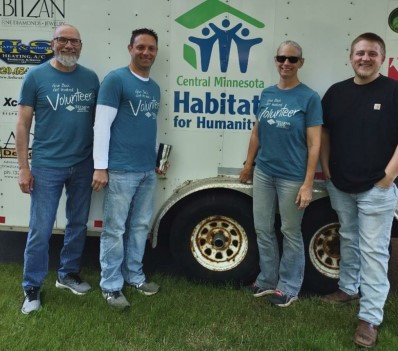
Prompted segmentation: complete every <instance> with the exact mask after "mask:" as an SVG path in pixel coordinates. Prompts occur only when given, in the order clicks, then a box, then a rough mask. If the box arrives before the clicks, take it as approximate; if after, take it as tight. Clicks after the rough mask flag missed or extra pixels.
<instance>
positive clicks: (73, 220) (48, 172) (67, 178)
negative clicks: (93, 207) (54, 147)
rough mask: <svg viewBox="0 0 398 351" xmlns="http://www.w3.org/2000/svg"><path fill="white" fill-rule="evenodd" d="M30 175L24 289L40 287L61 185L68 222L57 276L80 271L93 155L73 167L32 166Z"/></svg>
mask: <svg viewBox="0 0 398 351" xmlns="http://www.w3.org/2000/svg"><path fill="white" fill-rule="evenodd" d="M32 175H33V177H34V184H33V191H32V193H31V204H30V222H29V233H28V239H27V242H26V248H25V255H24V270H23V281H22V287H23V288H24V289H25V290H26V289H28V288H30V287H40V286H41V285H42V284H43V280H44V278H45V277H46V275H47V273H48V248H49V245H48V244H49V240H50V236H51V233H52V230H53V226H54V222H55V216H56V214H57V209H58V204H59V199H60V197H61V194H62V190H63V188H64V186H65V190H66V198H67V200H66V220H67V224H66V227H65V235H64V246H63V248H62V251H61V254H60V268H59V270H58V276H59V277H60V278H61V279H64V278H65V276H66V275H67V274H68V273H78V272H79V271H80V261H81V256H82V252H83V249H84V244H85V241H86V234H87V220H88V215H89V211H90V202H91V182H92V180H93V160H92V156H90V157H89V158H87V159H86V160H85V161H83V162H80V163H78V164H76V165H74V166H72V167H61V168H55V167H51V168H48V167H32Z"/></svg>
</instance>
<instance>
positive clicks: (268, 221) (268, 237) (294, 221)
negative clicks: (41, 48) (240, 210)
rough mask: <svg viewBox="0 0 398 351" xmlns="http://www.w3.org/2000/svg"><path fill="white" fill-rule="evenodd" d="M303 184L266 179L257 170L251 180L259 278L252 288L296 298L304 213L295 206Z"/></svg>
mask: <svg viewBox="0 0 398 351" xmlns="http://www.w3.org/2000/svg"><path fill="white" fill-rule="evenodd" d="M302 184H303V183H302V182H295V181H290V180H284V179H280V178H275V177H270V176H268V175H266V174H265V173H263V172H262V171H261V170H259V169H258V168H257V167H256V168H255V171H254V177H253V215H254V227H255V230H256V234H257V244H258V250H259V256H260V270H261V272H260V274H259V275H258V277H257V280H256V283H255V284H256V285H257V286H258V287H260V288H262V289H278V290H281V291H283V292H284V293H285V294H288V295H291V296H297V295H298V293H299V291H300V288H301V285H302V283H303V278H304V263H305V256H304V243H303V236H302V234H301V220H302V218H303V214H304V210H299V209H298V206H297V205H296V204H295V201H296V197H297V194H298V192H299V189H300V187H301V185H302ZM277 203H278V204H279V213H280V215H281V221H282V226H281V231H282V234H283V254H282V258H281V259H280V262H279V249H278V242H277V238H276V234H275V227H274V223H275V210H276V207H277Z"/></svg>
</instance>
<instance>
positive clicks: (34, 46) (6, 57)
mask: <svg viewBox="0 0 398 351" xmlns="http://www.w3.org/2000/svg"><path fill="white" fill-rule="evenodd" d="M52 57H53V50H52V49H51V41H49V40H42V39H35V40H30V41H25V40H23V39H9V38H5V39H4V38H0V79H1V80H7V81H13V80H14V81H15V80H16V81H20V80H21V79H22V78H23V76H24V75H25V73H26V72H27V71H28V70H29V67H30V66H33V65H39V64H41V63H43V62H45V61H47V60H49V59H51V58H52Z"/></svg>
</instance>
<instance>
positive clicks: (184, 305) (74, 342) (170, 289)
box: [0, 264, 398, 351]
mask: <svg viewBox="0 0 398 351" xmlns="http://www.w3.org/2000/svg"><path fill="white" fill-rule="evenodd" d="M21 275H22V266H21V265H19V264H18V265H17V264H2V265H0V350H1V351H3V350H4V351H8V350H10V351H16V350H29V351H30V350H34V351H36V350H74V351H76V350H101V351H102V350H112V351H117V350H132V351H162V350H165V351H173V350H183V351H190V350H201V351H203V350H205V351H212V350H214V351H227V350H242V351H243V350H244V351H250V350H255V351H263V350H265V351H266V350H270V351H271V350H272V351H277V350H283V351H287V350H289V351H290V350H300V351H301V350H303V351H304V350H314V351H315V350H325V351H326V350H327V351H330V350H332V351H335V350H359V349H358V348H356V347H355V346H354V345H353V343H352V336H353V333H354V330H355V327H356V314H357V309H358V306H357V305H350V306H342V307H341V306H330V305H326V304H324V303H322V302H320V301H319V299H318V298H316V297H312V298H304V297H303V298H301V299H300V300H299V301H298V302H296V303H295V304H293V305H291V306H290V307H288V308H278V307H274V306H270V305H269V304H268V303H267V300H266V298H258V299H255V298H253V297H252V296H250V295H248V294H246V293H245V292H243V291H240V290H237V289H235V288H233V287H231V286H214V285H210V284H196V283H193V282H191V281H188V280H186V279H184V278H180V277H173V276H167V275H161V274H155V275H153V276H152V277H151V278H152V279H153V280H154V281H156V282H158V283H160V284H161V286H162V289H161V292H160V293H159V294H157V295H155V296H151V297H146V296H143V295H140V294H138V293H137V292H135V291H132V290H131V289H129V288H126V289H125V295H126V297H127V298H128V300H129V301H130V303H131V308H130V310H129V311H126V312H119V311H115V310H112V309H110V308H109V307H108V306H107V305H106V303H105V300H104V299H103V298H102V296H101V294H100V290H99V288H98V283H99V272H98V271H96V270H87V269H86V270H84V271H83V276H84V278H85V279H86V280H88V281H89V282H90V283H91V284H92V285H93V286H94V287H95V289H94V290H93V291H92V292H91V293H89V294H87V295H86V296H75V295H73V294H71V293H70V292H68V291H65V290H59V289H57V288H55V286H54V282H55V278H56V274H55V272H54V271H53V270H52V271H50V274H49V276H48V278H47V279H46V282H45V284H44V287H43V291H42V303H43V307H42V309H41V311H40V312H38V313H36V314H32V315H28V316H25V315H22V314H21V312H20V307H21V302H22V292H21V286H20V284H21ZM397 345H398V296H397V295H390V296H389V299H388V300H387V303H386V307H385V320H384V323H383V326H382V328H381V329H380V334H379V343H378V345H377V347H376V348H375V350H391V351H393V350H397V349H398V346H397Z"/></svg>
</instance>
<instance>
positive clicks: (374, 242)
mask: <svg viewBox="0 0 398 351" xmlns="http://www.w3.org/2000/svg"><path fill="white" fill-rule="evenodd" d="M326 187H327V190H328V192H329V196H330V201H331V203H332V207H333V209H334V210H335V211H336V212H337V215H338V217H339V222H340V255H341V258H340V279H339V288H340V290H342V291H344V292H346V293H347V294H350V295H353V294H356V293H358V290H359V289H360V291H361V299H360V310H359V314H358V318H359V319H361V320H364V321H366V322H369V323H372V324H375V325H379V324H380V323H381V322H382V320H383V307H384V303H385V301H386V298H387V295H388V291H389V288H390V283H389V282H388V277H387V270H388V259H389V257H390V256H389V252H388V246H389V243H390V237H391V226H392V220H393V216H394V210H395V206H396V203H397V188H396V186H395V185H393V186H391V187H390V188H382V187H378V186H374V187H373V188H372V189H370V190H368V191H364V192H362V193H357V194H351V193H346V192H343V191H340V190H338V189H337V188H336V187H335V186H334V185H333V183H332V182H331V181H326Z"/></svg>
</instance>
